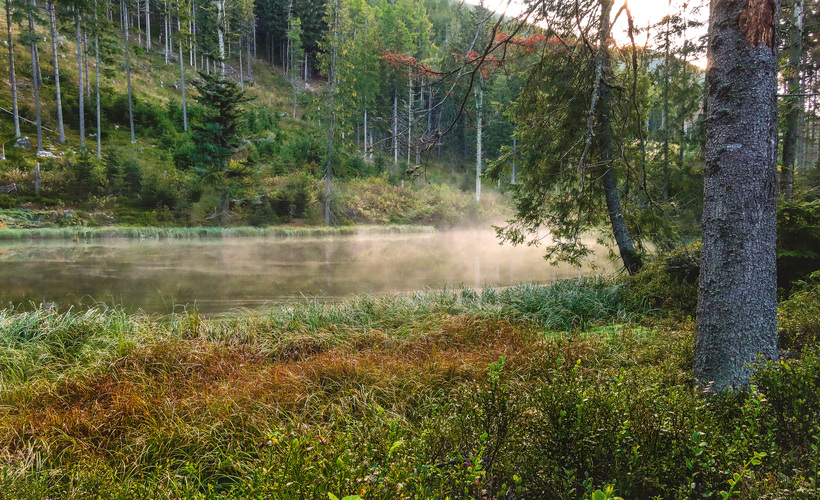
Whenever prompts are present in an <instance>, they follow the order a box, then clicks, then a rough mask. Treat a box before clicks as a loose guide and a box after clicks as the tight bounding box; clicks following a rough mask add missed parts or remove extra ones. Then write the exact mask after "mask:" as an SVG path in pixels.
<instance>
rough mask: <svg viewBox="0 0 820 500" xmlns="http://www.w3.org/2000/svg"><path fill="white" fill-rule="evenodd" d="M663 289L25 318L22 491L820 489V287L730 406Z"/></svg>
mask: <svg viewBox="0 0 820 500" xmlns="http://www.w3.org/2000/svg"><path fill="white" fill-rule="evenodd" d="M650 272H658V271H657V270H656V271H650ZM657 282H658V280H653V279H647V280H644V281H639V280H630V279H628V278H620V277H619V278H585V279H579V280H566V281H560V282H557V283H554V284H549V285H519V286H514V287H511V288H505V289H498V288H484V289H481V290H473V289H470V288H454V289H444V290H436V291H434V290H428V291H424V292H418V293H415V294H407V295H392V296H385V297H377V296H361V297H356V298H352V299H349V300H347V301H344V302H341V303H332V304H328V303H321V302H318V301H312V300H306V301H301V302H292V303H288V304H284V305H280V306H274V307H272V308H271V309H267V310H264V311H258V312H245V313H240V314H235V315H231V316H228V317H222V318H218V319H205V318H203V317H200V316H199V315H198V314H196V312H195V311H189V312H188V313H185V314H178V315H171V316H147V315H140V314H126V313H125V312H122V311H118V310H87V311H70V312H67V313H59V312H56V311H47V310H37V311H30V312H21V311H19V312H16V311H4V312H2V313H0V345H1V346H2V349H1V350H0V414H2V419H0V498H46V497H47V498H72V499H80V498H294V499H295V498H330V499H333V498H345V497H348V498H352V499H355V498H476V499H478V498H482V499H483V498H615V496H616V495H617V496H620V497H623V498H695V497H706V498H727V497H729V496H731V497H735V498H816V496H817V494H818V492H820V473H818V465H820V460H818V457H820V454H818V451H817V450H818V448H817V447H818V446H819V445H820V396H818V395H820V349H818V344H817V336H816V335H815V334H816V332H817V330H818V326H817V325H818V321H819V320H818V316H816V315H815V316H813V317H811V316H810V315H805V314H803V311H805V310H807V308H810V307H813V308H814V309H816V308H817V307H818V304H820V298H819V297H820V286H819V285H817V284H812V283H807V284H806V285H805V290H803V291H802V292H800V293H795V294H793V295H792V297H791V298H790V299H789V301H790V303H788V304H787V303H784V305H783V307H782V313H781V314H782V319H781V321H782V324H783V328H784V329H787V330H788V332H784V333H785V334H784V335H782V339H783V342H784V345H783V346H782V347H783V348H784V349H788V350H789V353H790V354H789V356H787V357H788V359H786V360H784V361H782V362H780V363H763V364H761V365H760V367H759V368H758V370H757V372H756V375H755V378H754V382H753V383H754V390H753V391H749V392H745V393H729V394H725V395H723V396H719V397H712V398H707V397H706V396H705V395H704V394H703V393H702V392H701V390H699V389H698V388H697V387H695V386H694V384H693V377H692V358H693V354H692V351H693V337H694V324H693V322H692V320H691V318H686V317H685V314H681V315H670V314H667V312H668V311H666V312H665V311H661V310H658V309H653V308H652V303H651V302H650V301H639V300H634V297H635V296H636V295H635V294H636V287H641V286H646V283H657ZM651 286H655V285H651ZM631 297H632V298H631ZM684 303H685V302H684ZM801 332H808V333H805V334H803V333H801ZM793 339H798V340H799V342H793Z"/></svg>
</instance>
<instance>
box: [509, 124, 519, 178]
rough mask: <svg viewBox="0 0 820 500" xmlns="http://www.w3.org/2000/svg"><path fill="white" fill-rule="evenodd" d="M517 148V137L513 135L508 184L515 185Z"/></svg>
mask: <svg viewBox="0 0 820 500" xmlns="http://www.w3.org/2000/svg"><path fill="white" fill-rule="evenodd" d="M517 150H518V138H517V137H515V136H513V161H512V175H511V176H510V184H512V185H515V153H516V152H517Z"/></svg>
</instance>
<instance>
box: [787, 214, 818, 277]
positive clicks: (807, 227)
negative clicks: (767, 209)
mask: <svg viewBox="0 0 820 500" xmlns="http://www.w3.org/2000/svg"><path fill="white" fill-rule="evenodd" d="M818 269H820V200H816V201H813V202H804V201H798V200H781V201H780V202H779V203H778V207H777V284H778V286H779V287H781V288H784V289H787V290H788V289H790V288H791V284H792V282H794V281H797V280H800V279H803V278H806V277H807V276H808V275H809V274H811V273H812V272H814V271H816V270H818Z"/></svg>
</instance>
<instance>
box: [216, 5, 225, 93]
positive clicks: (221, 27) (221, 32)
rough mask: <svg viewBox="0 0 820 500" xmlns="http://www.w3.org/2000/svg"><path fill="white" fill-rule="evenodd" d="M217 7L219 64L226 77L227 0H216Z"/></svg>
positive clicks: (223, 76) (222, 73)
mask: <svg viewBox="0 0 820 500" xmlns="http://www.w3.org/2000/svg"><path fill="white" fill-rule="evenodd" d="M216 8H217V17H216V19H217V21H216V33H217V38H218V40H219V63H220V64H219V65H220V69H221V75H222V78H225V61H226V59H225V0H216Z"/></svg>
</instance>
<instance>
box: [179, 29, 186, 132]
mask: <svg viewBox="0 0 820 500" xmlns="http://www.w3.org/2000/svg"><path fill="white" fill-rule="evenodd" d="M179 53H180V54H182V38H180V39H179ZM179 79H180V85H181V87H182V130H184V131H186V132H187V131H188V101H187V100H186V99H185V63H184V62H183V61H182V57H181V56H180V58H179Z"/></svg>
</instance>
